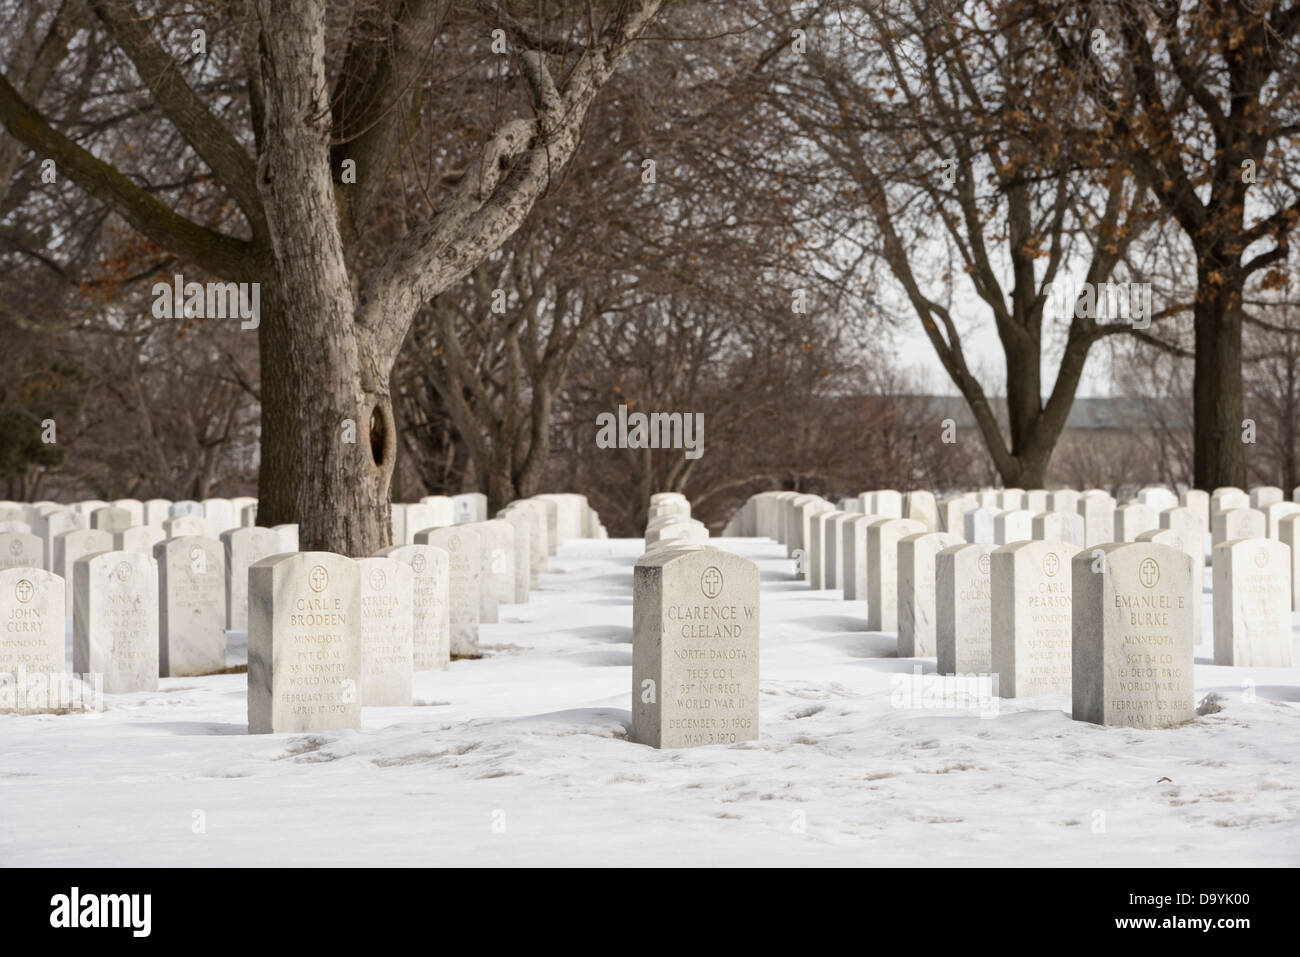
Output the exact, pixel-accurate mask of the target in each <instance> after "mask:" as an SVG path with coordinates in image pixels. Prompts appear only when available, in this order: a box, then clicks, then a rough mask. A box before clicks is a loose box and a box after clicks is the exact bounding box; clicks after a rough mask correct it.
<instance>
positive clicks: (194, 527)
mask: <svg viewBox="0 0 1300 957" xmlns="http://www.w3.org/2000/svg"><path fill="white" fill-rule="evenodd" d="M163 535H165V536H166V537H167V538H180V537H181V536H182V535H186V536H190V535H192V536H194V537H196V538H215V537H216V535H215V534H213V532H212V529H211V527H210V526H209V525H208V520H207V519H206V518H203V517H202V516H199V515H177V516H176V517H175V518H169V519H167V521H165V522H163Z"/></svg>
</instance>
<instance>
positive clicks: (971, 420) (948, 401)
mask: <svg viewBox="0 0 1300 957" xmlns="http://www.w3.org/2000/svg"><path fill="white" fill-rule="evenodd" d="M900 398H903V399H905V400H910V401H914V402H918V403H920V402H923V403H926V404H927V405H928V406H929V407H930V408H931V409H932V410H933V414H934V415H935V416H936V417H937V418H943V419H952V420H953V421H954V422H956V423H957V427H958V428H974V427H975V417H974V416H973V415H972V414H971V411H970V407H969V406H968V405H967V404H966V400H965V399H964V398H962V397H961V396H959V395H912V396H901V397H900ZM989 403H990V404H991V405H992V406H993V409H994V412H995V413H996V414H997V417H998V421H999V422H1000V423H1002V424H1003V425H1004V426H1005V425H1006V422H1007V400H1006V399H1005V398H1004V397H1003V396H993V397H991V398H990V399H989ZM1168 404H1172V400H1169V399H1163V398H1152V397H1148V396H1089V397H1079V398H1076V399H1075V400H1074V404H1073V405H1072V406H1071V407H1070V415H1069V417H1068V418H1067V419H1066V421H1065V427H1066V428H1067V429H1123V430H1127V429H1135V428H1143V427H1145V426H1148V425H1150V424H1151V422H1152V419H1153V418H1154V417H1155V416H1154V413H1155V412H1156V410H1157V407H1159V406H1161V405H1168Z"/></svg>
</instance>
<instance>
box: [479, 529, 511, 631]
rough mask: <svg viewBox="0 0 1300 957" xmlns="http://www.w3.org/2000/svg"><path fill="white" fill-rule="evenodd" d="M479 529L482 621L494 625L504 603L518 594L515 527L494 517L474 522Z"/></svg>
mask: <svg viewBox="0 0 1300 957" xmlns="http://www.w3.org/2000/svg"><path fill="white" fill-rule="evenodd" d="M473 528H474V530H475V531H476V532H478V533H479V545H480V556H479V557H480V560H481V561H482V563H483V573H482V577H481V578H480V579H479V582H480V588H479V621H480V622H481V623H483V624H489V625H493V624H496V623H497V622H498V621H500V614H501V613H500V609H499V606H500V605H502V604H509V603H510V601H511V600H512V599H513V598H514V594H515V529H514V526H513V525H511V524H510V523H509V522H506V521H503V520H502V519H499V518H494V519H492V521H490V522H474V523H473Z"/></svg>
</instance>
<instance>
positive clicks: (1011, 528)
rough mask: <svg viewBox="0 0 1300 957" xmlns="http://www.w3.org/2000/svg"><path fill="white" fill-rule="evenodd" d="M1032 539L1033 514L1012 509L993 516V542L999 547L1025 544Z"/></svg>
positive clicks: (1019, 509) (1024, 510) (1020, 509)
mask: <svg viewBox="0 0 1300 957" xmlns="http://www.w3.org/2000/svg"><path fill="white" fill-rule="evenodd" d="M1033 537H1034V513H1033V512H1030V511H1028V510H1026V509H1023V508H1012V509H1007V510H1006V511H1002V512H998V514H997V515H995V516H993V541H995V542H996V543H997V544H999V545H1009V544H1011V543H1012V542H1027V541H1029V540H1030V539H1031V538H1033Z"/></svg>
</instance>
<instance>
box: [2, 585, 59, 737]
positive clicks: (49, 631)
mask: <svg viewBox="0 0 1300 957" xmlns="http://www.w3.org/2000/svg"><path fill="white" fill-rule="evenodd" d="M63 589H64V585H63V579H62V578H60V577H59V576H58V575H53V574H51V573H50V572H47V571H46V570H45V569H43V568H39V567H32V568H24V567H21V566H18V567H8V568H5V569H4V570H2V571H0V618H3V619H4V631H3V632H0V685H5V684H8V683H12V684H13V694H12V700H13V701H14V704H15V710H17V711H19V712H22V711H26V710H27V705H26V703H25V699H26V698H27V695H26V694H24V686H26V685H27V684H28V681H27V676H29V675H58V674H62V673H63V671H64V668H65V659H64V647H63V645H64V627H65V626H64V608H65V606H66V604H67V602H66V600H65V599H64V597H63ZM9 697H10V696H8V695H5V694H4V693H3V691H0V701H3V700H6V699H7V698H9ZM4 710H6V708H5V707H0V712H2V711H4ZM41 710H43V709H41Z"/></svg>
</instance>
